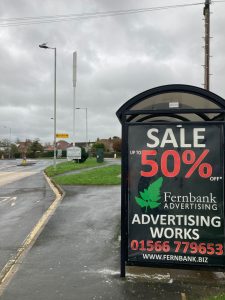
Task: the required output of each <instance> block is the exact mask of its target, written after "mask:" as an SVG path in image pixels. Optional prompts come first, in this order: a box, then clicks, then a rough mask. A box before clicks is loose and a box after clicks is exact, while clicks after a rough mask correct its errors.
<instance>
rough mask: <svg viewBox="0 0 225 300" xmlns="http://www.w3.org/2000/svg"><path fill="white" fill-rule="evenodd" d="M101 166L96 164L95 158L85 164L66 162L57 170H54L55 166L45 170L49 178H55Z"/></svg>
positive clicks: (57, 167) (58, 165) (89, 159)
mask: <svg viewBox="0 0 225 300" xmlns="http://www.w3.org/2000/svg"><path fill="white" fill-rule="evenodd" d="M95 166H99V163H97V162H96V159H95V158H88V159H87V160H86V161H85V162H83V163H80V164H79V163H75V162H73V161H65V162H62V163H59V164H57V165H56V169H55V170H54V167H53V166H49V167H47V168H46V169H45V173H46V174H47V176H49V177H53V176H56V175H59V174H63V173H66V172H69V171H75V170H81V169H85V168H91V167H95Z"/></svg>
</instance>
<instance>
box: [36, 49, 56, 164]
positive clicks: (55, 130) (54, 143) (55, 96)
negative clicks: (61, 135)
mask: <svg viewBox="0 0 225 300" xmlns="http://www.w3.org/2000/svg"><path fill="white" fill-rule="evenodd" d="M39 47H40V48H42V49H52V50H54V58H55V60H54V118H53V120H54V168H56V48H52V47H49V46H47V43H44V44H41V45H39Z"/></svg>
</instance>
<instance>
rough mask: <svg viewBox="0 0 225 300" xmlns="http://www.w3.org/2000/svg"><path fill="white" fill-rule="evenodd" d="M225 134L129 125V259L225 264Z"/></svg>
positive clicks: (205, 128)
mask: <svg viewBox="0 0 225 300" xmlns="http://www.w3.org/2000/svg"><path fill="white" fill-rule="evenodd" d="M223 140H224V132H223V125H220V124H210V125H209V124H206V123H198V124H196V123H182V124H181V125H174V124H169V123H167V124H163V123H158V124H157V123H155V124H151V125H150V124H149V125H146V124H139V125H138V124H132V125H129V126H128V141H129V142H128V199H127V201H128V257H127V261H128V262H129V263H134V264H135V263H136V264H138V263H142V264H146V265H152V264H157V265H160V264H161V265H163V264H167V265H168V264H182V265H199V266H200V265H201V266H202V265H204V266H224V263H225V259H224V179H223V170H224V166H223V165H224V150H223V148H224V145H223Z"/></svg>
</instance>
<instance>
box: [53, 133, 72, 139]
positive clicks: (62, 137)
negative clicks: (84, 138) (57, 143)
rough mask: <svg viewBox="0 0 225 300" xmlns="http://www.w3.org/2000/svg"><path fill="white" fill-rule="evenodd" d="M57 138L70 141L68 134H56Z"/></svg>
mask: <svg viewBox="0 0 225 300" xmlns="http://www.w3.org/2000/svg"><path fill="white" fill-rule="evenodd" d="M56 137H57V138H60V139H68V137H69V134H68V133H56Z"/></svg>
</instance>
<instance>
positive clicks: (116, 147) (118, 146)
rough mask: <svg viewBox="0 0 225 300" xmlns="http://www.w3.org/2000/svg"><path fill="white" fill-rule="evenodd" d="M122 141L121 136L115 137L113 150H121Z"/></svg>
mask: <svg viewBox="0 0 225 300" xmlns="http://www.w3.org/2000/svg"><path fill="white" fill-rule="evenodd" d="M121 146H122V141H121V139H120V138H116V139H113V150H114V151H116V152H121Z"/></svg>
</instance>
